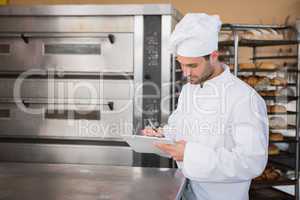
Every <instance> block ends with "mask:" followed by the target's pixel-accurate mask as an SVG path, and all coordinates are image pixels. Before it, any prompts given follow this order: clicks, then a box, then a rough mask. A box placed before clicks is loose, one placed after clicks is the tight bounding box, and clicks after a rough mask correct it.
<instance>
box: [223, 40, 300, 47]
mask: <svg viewBox="0 0 300 200" xmlns="http://www.w3.org/2000/svg"><path fill="white" fill-rule="evenodd" d="M298 43H299V41H297V40H246V39H241V40H240V41H239V46H241V47H263V46H281V45H297V44H298ZM219 46H234V41H233V40H228V41H221V42H219Z"/></svg>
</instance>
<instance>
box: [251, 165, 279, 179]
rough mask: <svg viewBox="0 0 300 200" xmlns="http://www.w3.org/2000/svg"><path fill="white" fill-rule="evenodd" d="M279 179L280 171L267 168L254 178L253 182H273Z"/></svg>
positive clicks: (270, 167)
mask: <svg viewBox="0 0 300 200" xmlns="http://www.w3.org/2000/svg"><path fill="white" fill-rule="evenodd" d="M280 177H281V171H280V170H278V169H275V168H274V167H272V166H267V168H266V169H265V170H264V172H263V173H262V174H261V175H260V176H258V177H256V178H255V179H254V180H255V181H275V180H278V179H279V178H280Z"/></svg>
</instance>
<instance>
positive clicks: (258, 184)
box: [251, 176, 296, 189]
mask: <svg viewBox="0 0 300 200" xmlns="http://www.w3.org/2000/svg"><path fill="white" fill-rule="evenodd" d="M295 184H296V181H295V180H291V179H288V178H285V177H283V176H281V177H280V178H279V179H278V180H262V181H255V180H253V181H252V183H251V188H252V189H256V188H266V187H272V186H281V185H295Z"/></svg>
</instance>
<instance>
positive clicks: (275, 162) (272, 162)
mask: <svg viewBox="0 0 300 200" xmlns="http://www.w3.org/2000/svg"><path fill="white" fill-rule="evenodd" d="M268 163H269V164H270V165H272V166H273V167H275V168H276V169H281V170H295V166H291V165H288V164H285V163H283V162H279V161H278V160H276V159H274V158H269V160H268Z"/></svg>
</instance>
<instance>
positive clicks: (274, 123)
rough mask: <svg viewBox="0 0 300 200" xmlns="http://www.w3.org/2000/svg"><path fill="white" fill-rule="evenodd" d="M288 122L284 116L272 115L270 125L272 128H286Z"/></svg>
mask: <svg viewBox="0 0 300 200" xmlns="http://www.w3.org/2000/svg"><path fill="white" fill-rule="evenodd" d="M287 125H288V124H287V122H286V120H285V119H284V118H283V117H278V116H276V117H270V118H269V126H270V128H271V129H284V128H286V127H287Z"/></svg>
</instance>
